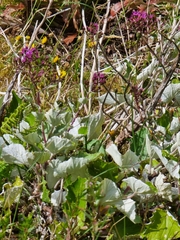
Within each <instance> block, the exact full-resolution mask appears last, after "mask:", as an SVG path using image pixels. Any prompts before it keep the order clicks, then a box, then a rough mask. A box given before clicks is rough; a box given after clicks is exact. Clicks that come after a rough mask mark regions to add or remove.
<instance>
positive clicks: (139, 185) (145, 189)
mask: <svg viewBox="0 0 180 240" xmlns="http://www.w3.org/2000/svg"><path fill="white" fill-rule="evenodd" d="M123 182H126V183H127V185H128V186H129V187H130V188H131V189H132V191H133V192H134V194H147V193H152V190H151V189H150V187H149V186H148V185H147V184H145V183H144V182H143V181H141V180H139V179H136V178H135V177H128V178H126V179H123Z"/></svg>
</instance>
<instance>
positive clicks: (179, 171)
mask: <svg viewBox="0 0 180 240" xmlns="http://www.w3.org/2000/svg"><path fill="white" fill-rule="evenodd" d="M165 167H166V169H167V170H168V172H169V173H170V175H171V176H172V177H173V178H175V179H177V180H179V179H180V167H179V163H178V162H176V161H173V160H169V161H168V163H167V164H166V166H165Z"/></svg>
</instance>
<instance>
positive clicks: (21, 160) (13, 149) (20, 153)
mask: <svg viewBox="0 0 180 240" xmlns="http://www.w3.org/2000/svg"><path fill="white" fill-rule="evenodd" d="M28 155H29V154H28V151H26V150H25V148H24V147H23V146H22V145H21V144H10V145H8V146H6V147H4V148H3V149H2V158H3V159H4V160H5V161H6V162H7V163H12V164H14V163H15V164H25V165H28V164H29V162H28Z"/></svg>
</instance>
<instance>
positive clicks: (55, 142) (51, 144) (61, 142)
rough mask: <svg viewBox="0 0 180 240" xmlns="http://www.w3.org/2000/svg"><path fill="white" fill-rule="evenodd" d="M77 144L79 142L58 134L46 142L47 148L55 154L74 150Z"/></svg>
mask: <svg viewBox="0 0 180 240" xmlns="http://www.w3.org/2000/svg"><path fill="white" fill-rule="evenodd" d="M76 146H77V142H75V141H71V140H69V139H67V138H61V137H57V136H53V137H52V138H50V139H49V140H48V142H47V144H46V148H47V149H48V150H49V151H50V152H51V153H53V154H57V153H63V154H64V153H65V154H66V153H68V152H69V151H71V150H74V149H75V148H76Z"/></svg>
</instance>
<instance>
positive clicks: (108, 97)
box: [97, 92, 130, 106]
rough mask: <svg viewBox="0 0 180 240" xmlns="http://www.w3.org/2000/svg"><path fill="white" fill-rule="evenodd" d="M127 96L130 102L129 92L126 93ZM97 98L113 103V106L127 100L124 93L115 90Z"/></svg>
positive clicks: (101, 101)
mask: <svg viewBox="0 0 180 240" xmlns="http://www.w3.org/2000/svg"><path fill="white" fill-rule="evenodd" d="M126 98H127V99H128V102H129V101H130V100H129V95H128V94H126ZM97 99H98V100H99V102H100V103H104V104H108V105H113V106H115V105H118V104H121V103H124V102H125V101H126V100H125V98H124V94H118V93H115V92H111V93H106V94H103V95H101V96H100V97H98V98H97Z"/></svg>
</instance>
